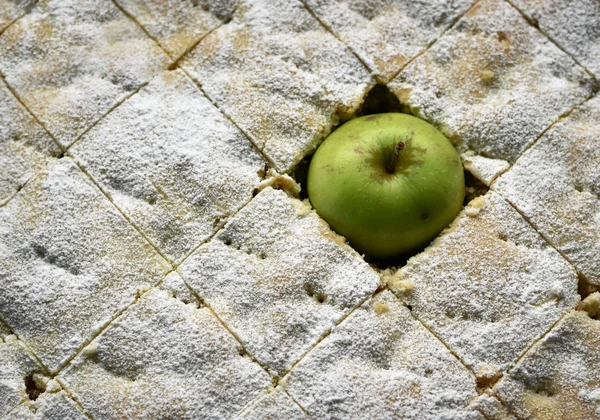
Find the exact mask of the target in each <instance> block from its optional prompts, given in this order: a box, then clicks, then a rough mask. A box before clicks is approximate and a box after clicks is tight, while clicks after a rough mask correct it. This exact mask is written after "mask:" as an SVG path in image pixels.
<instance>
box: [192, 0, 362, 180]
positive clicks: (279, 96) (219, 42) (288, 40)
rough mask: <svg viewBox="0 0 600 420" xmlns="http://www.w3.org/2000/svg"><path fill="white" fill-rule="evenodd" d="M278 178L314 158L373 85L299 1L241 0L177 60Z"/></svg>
mask: <svg viewBox="0 0 600 420" xmlns="http://www.w3.org/2000/svg"><path fill="white" fill-rule="evenodd" d="M181 65H182V66H183V68H184V69H186V71H188V72H189V73H190V74H191V75H192V76H193V77H194V78H195V79H196V80H197V81H198V83H199V84H200V85H201V86H202V89H203V90H204V91H205V92H206V94H207V95H208V97H210V98H211V99H213V100H214V101H215V102H216V104H217V105H218V106H219V107H220V108H221V109H222V110H223V111H224V112H225V114H227V115H228V116H230V117H231V118H232V119H233V121H235V123H236V124H238V125H239V126H240V127H241V128H242V130H244V131H245V132H246V133H247V134H248V135H249V136H250V137H251V138H252V140H253V142H254V143H255V144H256V145H257V147H258V148H259V149H261V150H262V151H263V152H264V153H265V154H266V155H267V156H268V157H269V159H270V160H271V161H272V163H273V165H274V167H275V169H277V170H279V171H280V172H286V171H289V170H291V169H292V168H293V167H294V166H295V165H296V164H297V163H298V162H300V160H301V159H302V158H304V156H305V155H307V154H309V153H311V152H313V151H314V150H315V148H316V147H317V145H318V144H319V143H320V142H321V141H322V140H323V139H324V138H325V136H327V134H329V132H330V131H331V128H332V126H333V125H334V124H336V123H337V122H338V121H339V119H340V117H341V118H348V117H349V116H350V115H352V114H353V112H354V111H355V110H356V109H357V108H358V106H359V105H360V103H361V101H362V98H363V95H364V93H365V92H366V90H368V88H369V87H370V86H371V84H372V81H371V77H370V76H369V74H368V71H367V69H366V68H365V67H364V66H363V65H362V64H361V63H360V61H359V60H358V59H357V58H356V57H355V56H354V55H353V54H352V53H351V52H350V51H349V50H348V49H347V48H346V47H345V46H344V44H342V43H341V42H340V41H338V40H337V39H336V38H335V37H334V36H333V35H332V34H331V33H329V32H328V31H327V30H326V29H325V28H323V27H322V26H321V25H320V24H319V22H318V21H317V20H316V19H315V18H314V17H312V16H311V14H310V13H309V12H308V11H307V10H306V9H305V7H304V6H303V5H302V3H300V2H299V1H297V0H245V1H242V2H241V4H240V7H239V8H238V9H237V10H236V12H235V14H234V15H233V20H232V21H231V22H229V23H228V24H226V25H223V26H221V27H219V28H218V29H216V30H215V31H214V32H212V33H211V34H210V35H208V36H207V37H206V38H204V39H203V40H202V41H201V42H200V43H199V44H198V46H197V47H196V48H195V49H193V50H192V51H191V53H190V54H189V55H187V56H186V57H185V59H184V60H183V61H182V62H181Z"/></svg>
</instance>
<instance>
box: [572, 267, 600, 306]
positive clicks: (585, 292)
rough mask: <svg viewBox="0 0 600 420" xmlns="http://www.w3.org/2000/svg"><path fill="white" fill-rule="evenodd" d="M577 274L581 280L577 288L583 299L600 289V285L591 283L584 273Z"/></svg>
mask: <svg viewBox="0 0 600 420" xmlns="http://www.w3.org/2000/svg"><path fill="white" fill-rule="evenodd" d="M577 276H578V280H579V282H578V287H577V289H578V293H579V296H581V300H584V299H585V298H587V297H588V296H589V295H591V294H592V293H594V292H598V291H600V286H596V285H595V284H592V283H590V282H589V281H588V279H586V278H585V277H584V276H583V275H582V274H580V273H577Z"/></svg>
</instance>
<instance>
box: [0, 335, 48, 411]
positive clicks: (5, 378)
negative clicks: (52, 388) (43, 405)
mask: <svg viewBox="0 0 600 420" xmlns="http://www.w3.org/2000/svg"><path fill="white" fill-rule="evenodd" d="M42 369H43V368H42V367H41V366H40V365H39V364H38V363H37V362H36V361H35V358H34V357H33V355H32V354H31V353H29V351H28V350H27V349H26V348H25V346H24V345H23V343H21V342H20V341H19V340H17V337H16V336H14V335H12V334H11V335H7V336H5V337H3V339H0V381H1V384H2V386H0V416H4V415H5V414H6V413H8V412H9V411H11V410H12V409H13V408H14V407H16V406H17V405H18V404H20V403H21V402H22V401H25V400H27V399H29V398H28V396H27V394H26V392H25V380H24V379H25V378H26V377H27V375H29V374H31V373H32V372H34V371H38V372H39V371H41V370H42Z"/></svg>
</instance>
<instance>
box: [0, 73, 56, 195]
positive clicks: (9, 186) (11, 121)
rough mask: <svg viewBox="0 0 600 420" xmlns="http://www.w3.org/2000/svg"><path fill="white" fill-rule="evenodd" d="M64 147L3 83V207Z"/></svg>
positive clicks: (0, 129) (0, 137) (0, 98)
mask: <svg viewBox="0 0 600 420" xmlns="http://www.w3.org/2000/svg"><path fill="white" fill-rule="evenodd" d="M60 153H61V151H60V148H59V147H58V145H57V144H56V143H54V141H53V140H52V139H51V138H50V136H49V135H48V134H46V132H45V131H44V129H43V128H42V127H41V126H40V125H39V124H38V123H37V122H36V121H35V119H34V118H33V117H32V116H31V114H29V112H27V110H26V109H25V108H23V106H22V105H21V104H20V103H19V101H18V100H17V99H16V98H15V97H14V96H13V94H12V93H11V92H10V90H9V89H8V88H7V87H6V85H5V84H4V82H3V81H1V80H0V206H2V205H4V204H6V202H7V201H8V200H10V199H11V198H12V197H13V196H14V195H15V194H16V193H17V192H18V191H20V190H21V188H23V186H24V185H25V184H26V183H27V181H29V179H30V178H31V177H32V176H33V174H35V172H36V171H37V170H38V169H39V168H41V167H43V166H44V165H45V164H46V160H47V159H46V158H48V157H50V156H54V157H56V156H58V155H60Z"/></svg>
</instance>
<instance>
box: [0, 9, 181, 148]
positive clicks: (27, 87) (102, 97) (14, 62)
mask: <svg viewBox="0 0 600 420" xmlns="http://www.w3.org/2000/svg"><path fill="white" fill-rule="evenodd" d="M169 61H170V59H169V57H168V56H167V55H166V54H165V53H164V51H163V50H162V49H161V48H160V47H159V46H158V45H157V44H156V43H155V42H154V41H153V40H152V39H150V38H149V37H148V36H147V35H146V34H145V33H144V31H143V30H142V29H141V28H140V27H139V26H138V25H136V24H135V22H133V21H132V20H131V19H129V17H127V16H126V15H125V14H124V13H123V12H121V11H120V10H119V9H118V7H117V6H115V5H114V3H113V2H112V1H111V0H40V1H39V2H38V3H37V5H36V6H35V7H34V8H33V9H32V10H31V12H30V13H28V14H27V15H25V16H23V17H22V18H21V19H19V20H18V21H17V22H16V23H14V24H13V25H11V26H10V27H9V28H8V29H7V30H6V31H4V33H3V34H2V35H1V36H0V72H1V73H2V74H3V75H4V76H5V77H6V81H7V83H8V84H9V85H10V86H11V87H13V88H14V89H15V91H16V92H17V94H18V95H19V97H20V98H21V99H22V100H23V102H24V103H25V105H26V106H27V108H29V110H30V111H31V112H32V113H33V114H34V115H35V116H36V117H38V118H39V119H40V120H41V121H42V123H44V125H45V126H46V128H47V129H48V130H49V131H50V133H51V134H52V135H53V136H54V137H55V138H56V139H57V140H58V141H59V142H60V143H61V144H62V145H63V146H65V147H67V146H69V145H70V144H71V143H72V142H73V141H75V140H76V139H77V137H78V136H79V135H81V134H82V133H83V132H84V131H85V130H87V129H88V128H89V127H91V126H92V125H93V124H94V123H95V122H96V121H98V120H99V119H100V118H101V117H102V116H103V115H104V114H106V113H107V112H108V111H109V110H110V109H111V108H112V107H114V106H115V105H117V104H118V103H119V101H121V100H123V99H124V98H125V97H127V95H129V94H131V93H132V92H134V91H135V90H136V89H137V88H139V87H140V86H141V85H142V84H143V83H145V82H147V81H148V80H150V78H151V77H152V76H153V75H154V74H156V73H157V72H159V71H161V70H162V69H164V68H166V67H167V66H168V65H169Z"/></svg>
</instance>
